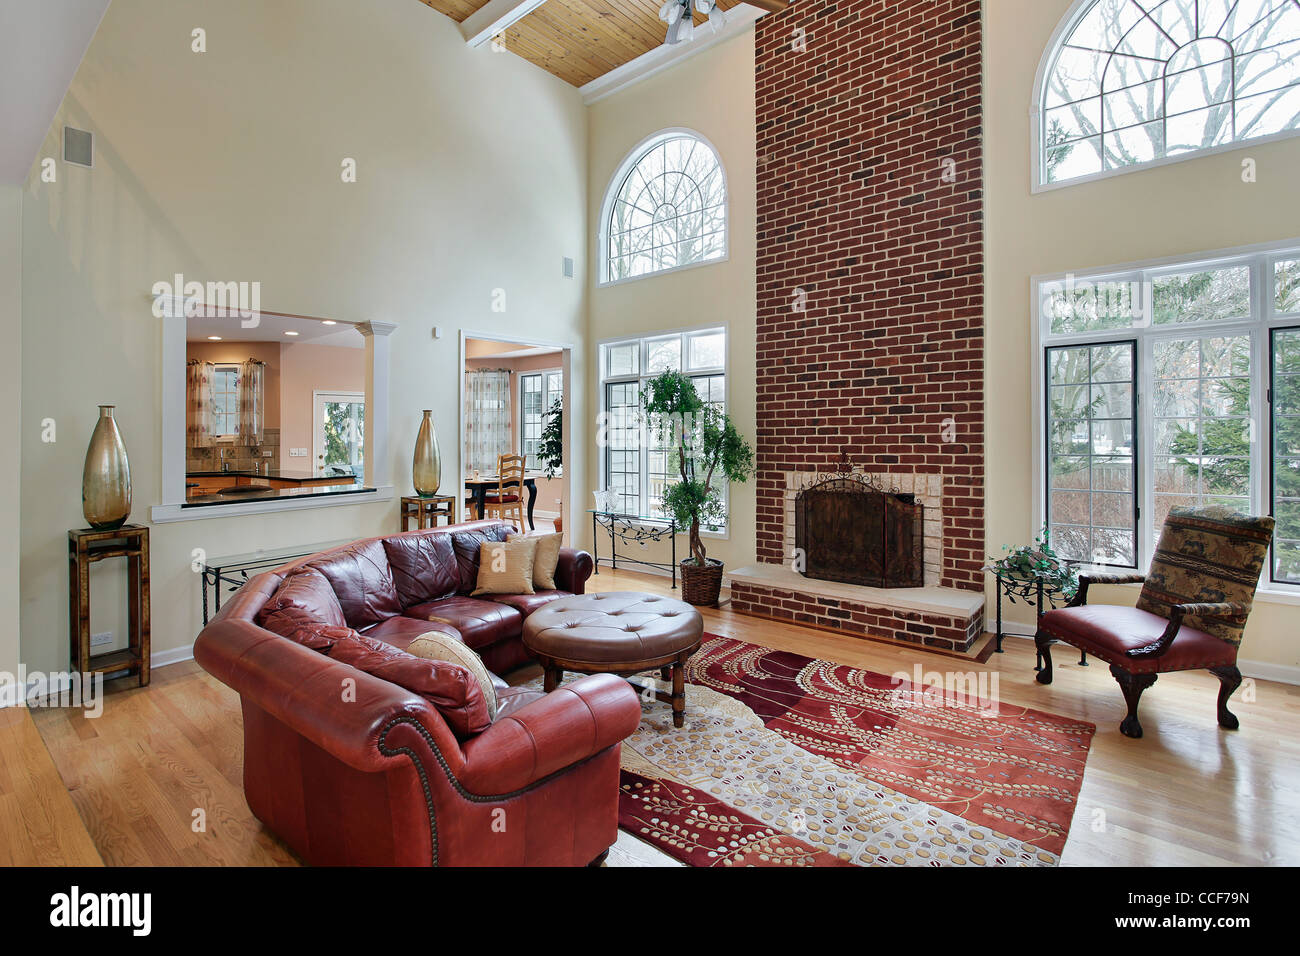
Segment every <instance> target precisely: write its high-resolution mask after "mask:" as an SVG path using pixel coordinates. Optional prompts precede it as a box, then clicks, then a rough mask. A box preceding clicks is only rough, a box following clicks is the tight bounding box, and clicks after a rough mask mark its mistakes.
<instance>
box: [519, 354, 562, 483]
mask: <svg viewBox="0 0 1300 956" xmlns="http://www.w3.org/2000/svg"><path fill="white" fill-rule="evenodd" d="M552 375H558V376H560V391H559V393H558V394H555V395H553V394H551V391H550V389H549V388H548V387H547V386H548V382H549V380H550V376H552ZM533 377H537V378H540V379H541V380H542V414H541V426H542V429H543V431H544V430H545V429H546V415H547V413H548V412H550V410H551V405H552V404H553V403H554V401H555V399H557V398H560V399H563V397H564V369H562V368H539V369H529V370H528V371H526V372H520V373H519V454H520V455H523V456H524V459H525V466H527V458H528V454H527V452H525V451H524V426H525V425H526V424H527V422H526V421H525V418H526V415H525V413H524V379H527V378H533ZM538 437H539V439H540V437H541V436H540V433H539V435H538ZM528 470H530V471H541V470H542V468H541V467H540V463H539V465H538V467H537V468H529V469H528ZM563 474H564V466H563V465H561V466H560V467H559V468H558V469H557V470H556V472H555V477H557V478H559V477H562V476H563Z"/></svg>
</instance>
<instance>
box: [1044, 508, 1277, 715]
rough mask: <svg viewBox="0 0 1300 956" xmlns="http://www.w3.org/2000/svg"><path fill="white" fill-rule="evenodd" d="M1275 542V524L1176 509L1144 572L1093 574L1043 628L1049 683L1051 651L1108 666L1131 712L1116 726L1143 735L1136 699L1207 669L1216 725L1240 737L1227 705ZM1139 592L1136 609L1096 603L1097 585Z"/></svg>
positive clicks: (1215, 510)
mask: <svg viewBox="0 0 1300 956" xmlns="http://www.w3.org/2000/svg"><path fill="white" fill-rule="evenodd" d="M1272 538H1273V519H1272V518H1268V517H1262V518H1256V517H1249V516H1246V515H1242V514H1239V513H1237V512H1233V511H1229V510H1227V509H1224V508H1210V509H1203V510H1197V509H1194V508H1174V509H1173V510H1172V511H1170V513H1169V517H1168V519H1167V520H1166V521H1165V526H1164V529H1163V530H1162V531H1161V533H1160V543H1159V544H1158V545H1157V546H1156V553H1155V555H1154V556H1153V557H1152V560H1151V570H1150V571H1149V572H1148V573H1147V574H1145V575H1141V574H1086V575H1080V577H1079V590H1078V593H1077V594H1075V596H1074V599H1073V600H1072V601H1071V602H1070V603H1069V605H1067V606H1066V607H1063V608H1060V609H1058V610H1054V611H1048V612H1047V613H1046V614H1044V615H1043V616H1042V617H1041V618H1040V619H1039V622H1038V634H1037V636H1036V638H1035V643H1036V644H1037V645H1038V652H1039V654H1040V655H1041V657H1042V661H1043V666H1042V669H1041V670H1040V671H1039V672H1038V682H1039V683H1040V684H1050V683H1051V682H1052V650H1051V648H1052V645H1053V644H1056V643H1058V642H1059V643H1064V644H1070V645H1072V646H1074V647H1077V648H1079V649H1080V650H1082V651H1085V652H1087V653H1088V654H1092V655H1093V656H1094V657H1099V658H1101V659H1102V660H1104V661H1106V662H1107V663H1109V664H1110V673H1111V675H1112V676H1113V677H1114V678H1115V680H1116V681H1118V682H1119V686H1120V690H1121V691H1123V693H1124V701H1125V703H1127V704H1128V716H1127V717H1125V718H1124V722H1123V723H1121V724H1120V725H1119V729H1120V732H1121V733H1123V734H1124V735H1125V736H1128V737H1141V736H1142V725H1141V724H1140V723H1139V722H1138V716H1137V710H1138V701H1139V700H1141V698H1142V692H1143V691H1145V690H1146V689H1147V688H1148V687H1150V686H1151V685H1152V684H1154V683H1155V682H1156V676H1157V675H1158V674H1163V673H1167V672H1170V671H1189V670H1208V671H1210V672H1212V673H1213V674H1214V675H1215V676H1216V677H1218V678H1219V726H1220V727H1224V728H1227V729H1228V730H1236V729H1237V727H1238V726H1239V724H1238V721H1237V718H1236V716H1235V715H1234V714H1233V713H1232V712H1231V711H1229V710H1228V698H1229V697H1231V696H1232V694H1233V692H1234V691H1235V690H1236V689H1237V687H1238V686H1240V684H1241V671H1239V670H1238V669H1237V649H1238V647H1240V646H1241V636H1242V630H1243V628H1245V626H1246V618H1247V616H1248V615H1249V614H1250V609H1251V605H1252V603H1253V601H1254V599H1255V587H1256V585H1257V584H1258V583H1259V575H1260V572H1261V571H1262V570H1263V568H1264V562H1265V560H1266V559H1267V556H1268V547H1269V542H1270V541H1271V540H1272ZM1134 583H1141V584H1142V594H1141V596H1140V597H1139V598H1138V602H1137V607H1118V606H1114V605H1106V604H1089V603H1088V588H1089V587H1090V586H1091V585H1094V584H1134Z"/></svg>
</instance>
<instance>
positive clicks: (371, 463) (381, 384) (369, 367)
mask: <svg viewBox="0 0 1300 956" xmlns="http://www.w3.org/2000/svg"><path fill="white" fill-rule="evenodd" d="M396 328H397V326H396V325H395V324H393V323H392V322H362V323H360V324H359V325H358V326H357V331H358V332H360V333H361V334H362V335H364V336H365V337H366V440H365V457H366V484H367V485H368V486H369V487H371V488H377V489H382V488H388V487H390V486H391V485H392V483H393V478H392V464H393V463H392V461H390V460H389V457H388V422H389V395H388V382H389V363H390V359H391V343H390V342H389V338H388V337H389V336H390V335H392V334H393V332H394V330H396Z"/></svg>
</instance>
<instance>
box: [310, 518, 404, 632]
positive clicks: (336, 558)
mask: <svg viewBox="0 0 1300 956" xmlns="http://www.w3.org/2000/svg"><path fill="white" fill-rule="evenodd" d="M307 566H308V567H310V568H315V569H316V570H317V571H319V572H320V573H321V574H323V575H325V577H326V578H327V579H328V580H329V583H330V585H331V586H332V587H333V588H334V596H335V597H337V598H338V601H339V604H340V606H342V608H343V616H344V617H346V618H347V622H348V624H349V625H350V626H352V627H356V628H362V627H368V626H369V625H371V624H377V623H379V622H380V621H382V620H384V619H386V618H390V617H392V616H393V615H394V614H401V613H402V605H401V602H400V601H399V600H398V597H397V587H396V586H395V585H394V584H393V574H392V570H391V569H390V568H389V566H388V554H387V552H386V551H385V550H384V543H383V541H382V540H380V539H379V538H372V539H370V540H368V541H358V542H356V543H355V544H351V545H348V546H347V547H346V548H340V549H338V550H337V551H331V552H328V553H327V554H326V555H324V556H322V557H321V558H318V559H317V560H315V561H312V562H311V563H310V564H308V565H307Z"/></svg>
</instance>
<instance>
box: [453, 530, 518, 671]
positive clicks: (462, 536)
mask: <svg viewBox="0 0 1300 956" xmlns="http://www.w3.org/2000/svg"><path fill="white" fill-rule="evenodd" d="M512 531H514V528H513V527H512V526H510V525H507V524H499V525H496V526H495V527H488V528H475V529H474V530H473V531H453V532H452V534H451V546H452V548H453V549H454V550H455V552H456V564H457V565H458V566H459V568H460V584H459V585H458V586H457V588H456V590H457V592H458V593H460V594H469V593H470V592H471V591H473V590H474V589H475V588H476V587H478V561H479V552H480V550H481V549H482V547H483V543H484V542H485V541H505V540H506V538H507V536H509V534H510V533H511V532H512ZM471 646H473V645H471Z"/></svg>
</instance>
